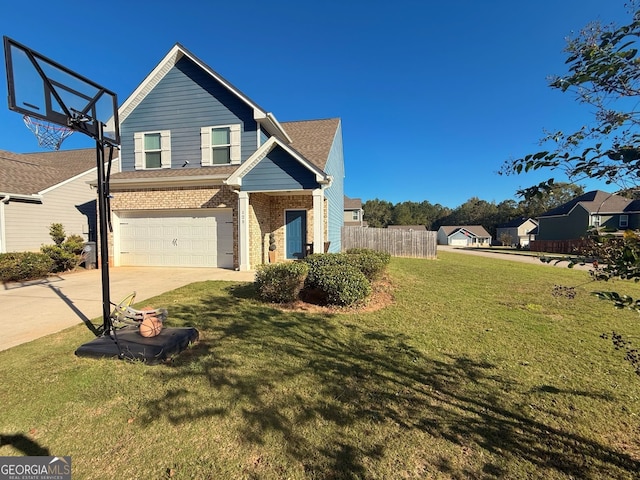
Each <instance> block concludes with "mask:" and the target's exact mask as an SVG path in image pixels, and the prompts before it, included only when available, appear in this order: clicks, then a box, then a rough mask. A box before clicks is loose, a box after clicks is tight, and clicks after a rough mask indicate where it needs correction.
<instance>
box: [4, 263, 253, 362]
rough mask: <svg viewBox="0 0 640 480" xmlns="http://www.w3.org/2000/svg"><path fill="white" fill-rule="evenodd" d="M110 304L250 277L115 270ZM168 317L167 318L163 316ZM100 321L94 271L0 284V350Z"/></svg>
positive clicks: (97, 277) (250, 275)
mask: <svg viewBox="0 0 640 480" xmlns="http://www.w3.org/2000/svg"><path fill="white" fill-rule="evenodd" d="M109 277H110V282H109V283H110V285H111V301H112V302H119V301H120V300H122V299H123V298H124V297H126V296H127V295H129V294H130V293H132V292H133V291H135V292H137V295H136V299H135V301H136V302H140V301H143V300H146V299H148V298H151V297H155V296H156V295H159V294H161V293H164V292H167V291H169V290H174V289H176V288H178V287H181V286H184V285H187V284H189V283H193V282H199V281H203V280H228V281H235V282H252V281H253V279H254V277H255V272H235V271H233V270H224V269H220V268H162V267H145V268H142V267H117V268H110V269H109ZM169 313H171V312H169ZM101 316H102V278H101V272H100V270H87V271H82V272H76V273H69V274H64V275H60V276H52V277H49V278H48V279H47V280H40V281H34V282H27V283H6V284H4V285H3V284H0V350H6V349H7V348H11V347H14V346H16V345H20V344H21V343H26V342H30V341H32V340H35V339H36V338H40V337H43V336H45V335H49V334H51V333H55V332H59V331H60V330H63V329H65V328H68V327H71V326H73V325H77V324H78V323H81V322H83V321H87V320H91V319H94V318H98V317H101Z"/></svg>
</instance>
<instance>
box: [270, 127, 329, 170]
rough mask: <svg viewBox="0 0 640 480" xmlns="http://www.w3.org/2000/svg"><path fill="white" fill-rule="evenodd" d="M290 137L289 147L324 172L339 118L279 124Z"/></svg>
mask: <svg viewBox="0 0 640 480" xmlns="http://www.w3.org/2000/svg"><path fill="white" fill-rule="evenodd" d="M280 124H281V125H282V127H283V128H284V129H285V131H286V132H287V134H288V135H289V136H290V137H291V140H292V143H291V147H293V148H294V149H295V150H297V151H298V152H300V153H301V154H302V155H303V156H304V157H305V158H306V159H307V160H309V161H311V163H313V164H314V165H315V166H316V167H319V168H320V169H321V170H324V169H325V167H326V166H327V159H328V158H329V152H330V150H331V145H333V140H334V138H335V136H336V131H337V130H338V126H339V125H340V119H339V118H327V119H324V120H302V121H298V122H280Z"/></svg>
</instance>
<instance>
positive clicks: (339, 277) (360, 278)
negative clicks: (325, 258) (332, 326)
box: [313, 263, 371, 306]
mask: <svg viewBox="0 0 640 480" xmlns="http://www.w3.org/2000/svg"><path fill="white" fill-rule="evenodd" d="M313 288H317V289H318V290H320V291H321V292H323V293H324V295H325V298H326V301H327V303H329V304H331V305H342V306H347V305H353V304H354V303H357V302H359V301H362V300H364V299H365V298H367V297H368V296H369V295H370V294H371V284H370V283H369V280H367V278H366V277H365V276H364V274H363V273H362V272H361V271H360V270H358V268H356V267H354V266H352V265H349V264H346V263H344V264H334V265H330V264H326V265H320V266H318V267H317V268H316V269H315V278H314V283H313Z"/></svg>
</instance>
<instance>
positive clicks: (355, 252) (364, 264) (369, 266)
mask: <svg viewBox="0 0 640 480" xmlns="http://www.w3.org/2000/svg"><path fill="white" fill-rule="evenodd" d="M347 255H348V256H349V258H350V262H349V263H351V264H352V265H353V266H355V267H357V268H358V270H360V271H361V272H362V273H363V274H364V276H365V277H367V279H369V281H371V282H372V281H374V280H376V279H378V278H380V275H382V272H384V270H385V269H386V268H387V265H389V262H390V261H391V255H389V254H388V253H385V252H378V251H376V250H369V249H367V248H353V249H349V250H347Z"/></svg>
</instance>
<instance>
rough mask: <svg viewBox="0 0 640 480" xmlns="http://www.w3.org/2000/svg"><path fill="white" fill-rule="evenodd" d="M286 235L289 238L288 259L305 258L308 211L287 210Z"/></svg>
mask: <svg viewBox="0 0 640 480" xmlns="http://www.w3.org/2000/svg"><path fill="white" fill-rule="evenodd" d="M285 222H286V228H285V235H286V237H287V252H286V255H287V258H288V259H296V258H303V257H304V252H305V239H306V232H307V211H306V210H287V211H286V212H285Z"/></svg>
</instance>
